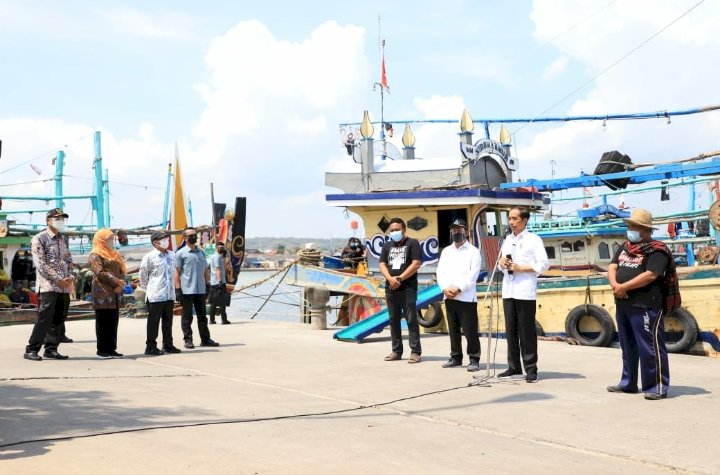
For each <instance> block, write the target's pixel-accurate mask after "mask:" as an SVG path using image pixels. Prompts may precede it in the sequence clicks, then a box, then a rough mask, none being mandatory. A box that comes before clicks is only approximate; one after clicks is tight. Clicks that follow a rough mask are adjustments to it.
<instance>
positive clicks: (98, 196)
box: [94, 130, 106, 229]
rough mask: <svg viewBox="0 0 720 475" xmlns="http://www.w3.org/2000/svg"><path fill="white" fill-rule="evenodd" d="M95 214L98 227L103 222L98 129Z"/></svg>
mask: <svg viewBox="0 0 720 475" xmlns="http://www.w3.org/2000/svg"><path fill="white" fill-rule="evenodd" d="M94 144H95V214H96V215H97V227H98V229H100V228H104V227H105V226H106V224H105V193H104V192H103V176H102V154H101V153H100V131H99V130H96V131H95V137H94Z"/></svg>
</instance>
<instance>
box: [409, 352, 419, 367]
mask: <svg viewBox="0 0 720 475" xmlns="http://www.w3.org/2000/svg"><path fill="white" fill-rule="evenodd" d="M421 360H422V358H420V355H417V354H415V353H413V354H412V355H410V359H409V360H408V363H409V364H414V363H419V362H420V361H421Z"/></svg>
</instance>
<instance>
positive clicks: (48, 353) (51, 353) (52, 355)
mask: <svg viewBox="0 0 720 475" xmlns="http://www.w3.org/2000/svg"><path fill="white" fill-rule="evenodd" d="M43 358H47V359H50V360H66V359H68V357H67V356H65V355H61V354H60V353H58V352H57V351H55V350H45V352H44V353H43Z"/></svg>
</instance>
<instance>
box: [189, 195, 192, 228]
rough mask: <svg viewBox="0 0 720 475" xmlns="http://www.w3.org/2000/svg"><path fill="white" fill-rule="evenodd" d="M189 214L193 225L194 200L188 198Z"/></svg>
mask: <svg viewBox="0 0 720 475" xmlns="http://www.w3.org/2000/svg"><path fill="white" fill-rule="evenodd" d="M188 214H189V215H190V226H191V227H192V226H193V216H192V200H191V199H190V198H188Z"/></svg>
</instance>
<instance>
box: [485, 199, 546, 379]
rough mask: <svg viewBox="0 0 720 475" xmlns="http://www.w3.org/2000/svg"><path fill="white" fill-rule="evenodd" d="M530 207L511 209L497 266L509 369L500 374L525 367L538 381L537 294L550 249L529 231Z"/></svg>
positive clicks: (517, 373)
mask: <svg viewBox="0 0 720 475" xmlns="http://www.w3.org/2000/svg"><path fill="white" fill-rule="evenodd" d="M529 219H530V211H529V210H528V209H527V208H525V207H523V206H515V207H514V208H511V209H510V211H509V212H508V225H509V226H510V233H509V234H508V236H507V237H506V238H505V242H504V243H503V245H502V249H501V250H500V256H501V257H500V259H499V261H498V268H499V269H500V270H501V271H502V272H503V274H504V276H503V284H502V298H503V312H504V313H505V332H506V334H507V347H508V369H507V371H503V372H502V373H500V374H499V375H498V377H499V378H514V377H519V376H522V374H523V372H522V367H521V366H520V354H521V353H522V364H523V366H524V367H525V381H527V382H528V383H536V382H537V380H538V376H537V359H538V355H537V334H536V333H535V312H536V305H535V296H536V293H537V281H538V276H539V275H540V274H542V273H543V272H545V271H546V270H548V268H549V267H550V264H549V263H548V257H547V252H545V246H544V245H543V242H542V239H540V237H539V236H538V235H536V234H533V233H530V232H529V231H528V230H527V229H525V228H526V227H527V223H528V220H529Z"/></svg>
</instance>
